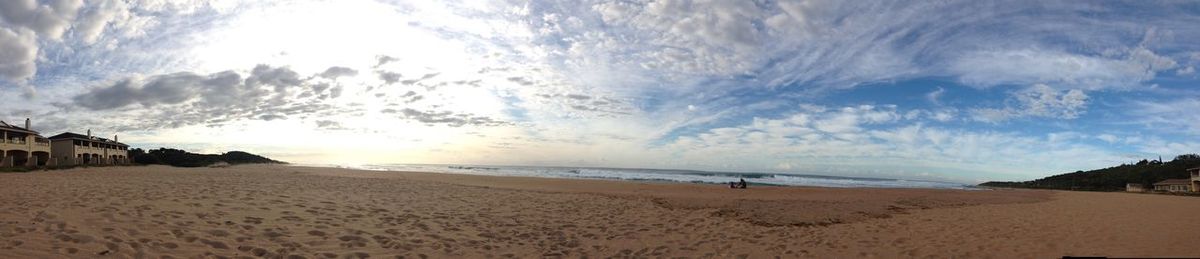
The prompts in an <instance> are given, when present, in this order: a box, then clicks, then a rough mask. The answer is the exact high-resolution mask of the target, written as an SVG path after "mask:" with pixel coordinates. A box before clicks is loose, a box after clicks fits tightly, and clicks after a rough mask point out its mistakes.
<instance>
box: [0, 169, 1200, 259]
mask: <svg viewBox="0 0 1200 259" xmlns="http://www.w3.org/2000/svg"><path fill="white" fill-rule="evenodd" d="M0 181H3V182H5V183H6V184H7V187H8V188H0V195H3V196H4V197H6V199H0V257H9V258H46V257H96V256H101V257H107V256H116V257H139V256H141V257H159V256H160V255H170V256H177V257H206V256H207V257H215V256H225V257H238V256H251V257H271V256H281V257H287V256H299V257H303V258H344V257H349V258H360V257H363V256H371V257H380V256H383V257H390V256H393V255H398V256H405V257H434V258H444V257H471V258H485V257H492V258H506V257H508V258H526V257H583V256H586V257H610V256H616V257H675V256H683V257H701V258H704V257H713V258H730V257H733V258H736V257H750V258H760V257H768V258H769V257H774V256H782V257H814V258H829V257H884V258H894V257H926V256H933V257H996V258H1011V257H1017V258H1029V257H1059V256H1064V255H1075V256H1083V255H1103V256H1125V257H1130V256H1176V257H1179V256H1193V257H1194V256H1200V254H1197V253H1198V252H1197V251H1196V250H1195V249H1191V248H1192V246H1190V245H1191V244H1190V242H1191V241H1193V240H1196V239H1197V238H1200V234H1197V233H1196V232H1195V231H1194V229H1200V222H1196V221H1195V220H1192V219H1193V218H1194V215H1193V214H1194V212H1195V211H1200V203H1196V202H1195V200H1194V199H1191V198H1182V197H1173V196H1159V195H1124V194H1113V193H1081V192H1060V191H1029V190H995V191H986V192H981V191H963V190H938V189H907V188H905V189H881V188H826V187H758V188H755V187H751V188H750V189H729V188H728V187H725V186H719V185H701V184H691V183H646V182H631V181H614V180H590V179H556V178H539V177H526V178H522V177H509V176H479V175H456V174H445V173H420V172H410V173H396V172H378V171H362V170H352V169H336V168H320V167H298V166H282V165H241V166H232V167H225V168H171V167H164V166H144V167H96V168H79V169H70V170H61V171H50V172H45V173H29V174H0ZM1147 211H1153V213H1142V212H1147ZM1130 222H1138V224H1133V223H1130Z"/></svg>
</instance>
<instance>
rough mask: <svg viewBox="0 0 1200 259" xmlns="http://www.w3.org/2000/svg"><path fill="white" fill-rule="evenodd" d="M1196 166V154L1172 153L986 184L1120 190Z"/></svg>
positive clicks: (1184, 174)
mask: <svg viewBox="0 0 1200 259" xmlns="http://www.w3.org/2000/svg"><path fill="white" fill-rule="evenodd" d="M1195 167H1200V155H1196V154H1187V155H1180V156H1176V157H1175V159H1173V160H1171V161H1169V162H1162V161H1161V160H1157V161H1156V160H1142V161H1140V162H1137V163H1134V164H1123V165H1119V166H1114V167H1109V168H1104V169H1097V170H1091V171H1076V172H1073V173H1065V174H1060V175H1055V176H1050V177H1046V178H1042V179H1037V180H1032V181H1024V182H986V183H982V184H979V185H980V186H987V187H1010V188H1032V189H1058V190H1079V191H1122V190H1125V184H1127V183H1136V184H1142V185H1143V186H1146V187H1147V188H1152V186H1153V184H1154V183H1156V182H1159V181H1162V180H1166V179H1178V178H1188V173H1187V171H1186V170H1187V169H1188V168H1195Z"/></svg>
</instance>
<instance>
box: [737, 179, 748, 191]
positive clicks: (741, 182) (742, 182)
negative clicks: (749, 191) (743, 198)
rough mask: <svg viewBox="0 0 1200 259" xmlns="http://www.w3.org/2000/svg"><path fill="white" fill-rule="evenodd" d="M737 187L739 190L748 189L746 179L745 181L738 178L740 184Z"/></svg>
mask: <svg viewBox="0 0 1200 259" xmlns="http://www.w3.org/2000/svg"><path fill="white" fill-rule="evenodd" d="M737 185H738V186H737V188H738V189H746V179H744V178H738V184H737Z"/></svg>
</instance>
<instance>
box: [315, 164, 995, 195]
mask: <svg viewBox="0 0 1200 259" xmlns="http://www.w3.org/2000/svg"><path fill="white" fill-rule="evenodd" d="M291 166H301V167H316V168H335V169H347V170H364V171H380V172H427V173H446V174H466V175H481V176H513V177H537V178H558V179H600V180H624V181H634V182H678V183H695V184H718V185H720V184H728V183H729V182H731V181H737V180H738V179H746V181H747V182H750V183H751V184H754V185H759V186H801V187H829V188H903V189H913V188H915V189H957V190H977V189H982V188H983V187H981V186H978V185H971V184H967V183H959V182H951V181H944V180H918V179H887V178H878V177H846V176H829V175H814V174H789V173H763V172H719V171H698V170H673V169H644V168H605V167H562V166H495V165H469V166H464V165H449V164H386V165H360V166H344V165H322V164H315V165H310V164H301V165H291ZM547 170H549V171H547ZM555 170H557V171H555ZM587 170H596V171H599V172H587ZM789 178H793V180H788V179H789ZM796 179H802V180H801V182H794V181H795V180H796ZM906 185H907V186H906Z"/></svg>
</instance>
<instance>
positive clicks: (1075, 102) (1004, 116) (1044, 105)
mask: <svg viewBox="0 0 1200 259" xmlns="http://www.w3.org/2000/svg"><path fill="white" fill-rule="evenodd" d="M1010 98H1011V100H1012V101H1013V102H1015V104H1013V105H1011V106H1008V107H1004V108H977V109H974V110H972V113H973V115H974V119H975V120H977V121H983V122H991V123H999V122H1004V121H1007V120H1010V119H1015V118H1021V117H1028V116H1032V117H1043V118H1055V119H1075V118H1078V117H1079V115H1081V114H1083V113H1085V112H1086V109H1087V100H1088V95H1087V94H1085V93H1084V92H1083V91H1082V90H1078V89H1070V90H1065V91H1059V90H1055V89H1054V88H1051V87H1050V86H1047V85H1044V84H1036V85H1033V86H1030V87H1028V88H1025V89H1023V90H1020V91H1016V92H1013V94H1012V96H1011V97H1010Z"/></svg>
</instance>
